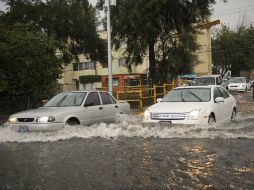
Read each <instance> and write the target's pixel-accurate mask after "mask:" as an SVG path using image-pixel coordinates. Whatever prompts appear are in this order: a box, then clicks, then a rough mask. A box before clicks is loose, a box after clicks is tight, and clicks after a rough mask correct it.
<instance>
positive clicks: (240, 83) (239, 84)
mask: <svg viewBox="0 0 254 190" xmlns="http://www.w3.org/2000/svg"><path fill="white" fill-rule="evenodd" d="M250 88H251V84H250V82H248V81H247V80H246V78H245V77H233V78H231V79H230V80H229V83H228V90H229V91H248V90H250Z"/></svg>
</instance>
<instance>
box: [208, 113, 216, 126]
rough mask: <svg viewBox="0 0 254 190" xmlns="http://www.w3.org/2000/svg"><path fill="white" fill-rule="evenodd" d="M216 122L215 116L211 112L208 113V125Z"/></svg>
mask: <svg viewBox="0 0 254 190" xmlns="http://www.w3.org/2000/svg"><path fill="white" fill-rule="evenodd" d="M215 123H216V120H215V117H214V115H213V114H210V116H209V119H208V125H213V124H215Z"/></svg>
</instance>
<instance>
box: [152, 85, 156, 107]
mask: <svg viewBox="0 0 254 190" xmlns="http://www.w3.org/2000/svg"><path fill="white" fill-rule="evenodd" d="M153 96H154V100H153V101H154V103H155V104H156V102H157V100H156V99H157V92H156V85H153Z"/></svg>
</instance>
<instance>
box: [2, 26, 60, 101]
mask: <svg viewBox="0 0 254 190" xmlns="http://www.w3.org/2000/svg"><path fill="white" fill-rule="evenodd" d="M56 49H57V41H56V39H55V37H54V36H47V35H45V33H42V32H41V31H40V30H39V29H38V27H37V26H35V25H34V23H31V22H30V23H26V24H24V23H16V24H14V25H12V26H6V25H3V24H1V25H0V78H1V80H0V93H2V94H5V95H30V96H32V95H42V94H48V93H54V92H55V90H56V86H57V79H58V78H59V75H60V74H61V73H62V70H61V65H62V61H61V60H59V59H58V58H57V57H56V55H55V52H56Z"/></svg>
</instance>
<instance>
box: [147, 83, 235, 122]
mask: <svg viewBox="0 0 254 190" xmlns="http://www.w3.org/2000/svg"><path fill="white" fill-rule="evenodd" d="M235 116H236V100H235V98H234V97H233V96H232V95H231V94H230V93H228V92H227V91H226V90H225V89H224V88H223V87H222V86H219V85H210V86H186V87H178V88H175V89H173V90H171V91H170V92H169V93H168V94H166V95H165V97H164V98H163V99H158V103H156V104H154V105H152V106H151V107H149V108H148V109H146V111H145V112H144V118H143V124H144V125H146V124H151V123H152V124H154V123H159V124H160V123H162V124H165V123H166V124H169V125H170V124H191V125H193V124H194V125H207V124H212V123H214V122H216V123H221V122H226V121H230V120H232V119H234V118H235Z"/></svg>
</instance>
